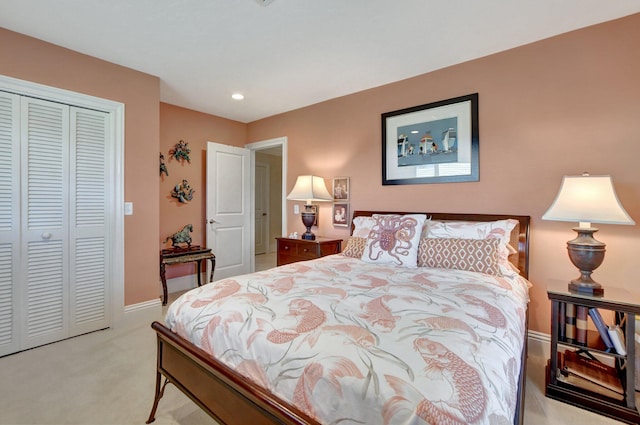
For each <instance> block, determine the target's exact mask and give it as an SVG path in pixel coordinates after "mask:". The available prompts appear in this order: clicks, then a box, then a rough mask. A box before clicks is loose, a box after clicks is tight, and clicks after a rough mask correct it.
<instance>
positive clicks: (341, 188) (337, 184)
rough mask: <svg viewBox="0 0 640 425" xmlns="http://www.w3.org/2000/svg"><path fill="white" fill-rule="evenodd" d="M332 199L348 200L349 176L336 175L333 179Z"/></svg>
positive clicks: (338, 200)
mask: <svg viewBox="0 0 640 425" xmlns="http://www.w3.org/2000/svg"><path fill="white" fill-rule="evenodd" d="M333 200H334V201H337V202H346V201H348V200H349V177H336V178H334V179H333Z"/></svg>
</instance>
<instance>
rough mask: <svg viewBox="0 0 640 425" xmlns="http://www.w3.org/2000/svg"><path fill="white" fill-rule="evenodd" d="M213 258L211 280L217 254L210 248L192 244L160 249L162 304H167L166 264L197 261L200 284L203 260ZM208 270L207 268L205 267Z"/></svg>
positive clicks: (199, 284) (211, 279)
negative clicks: (185, 246) (184, 246)
mask: <svg viewBox="0 0 640 425" xmlns="http://www.w3.org/2000/svg"><path fill="white" fill-rule="evenodd" d="M206 260H211V275H210V276H209V282H213V271H214V269H215V268H216V256H215V255H214V254H213V252H211V249H210V248H203V247H201V246H197V245H194V246H190V247H188V248H171V249H163V250H161V251H160V278H161V279H162V305H167V296H168V295H167V276H166V270H165V267H166V266H171V265H174V264H181V263H191V262H195V263H196V264H197V265H198V286H201V283H200V273H201V270H202V262H203V261H206ZM205 270H206V268H205Z"/></svg>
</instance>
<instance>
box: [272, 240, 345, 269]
mask: <svg viewBox="0 0 640 425" xmlns="http://www.w3.org/2000/svg"><path fill="white" fill-rule="evenodd" d="M276 240H277V241H278V263H277V264H278V266H282V265H285V264H289V263H295V262H297V261H305V260H313V259H314V258H320V257H324V256H325V255H331V254H338V253H340V252H341V251H342V239H330V238H320V237H317V238H316V240H314V241H308V240H304V239H291V238H276Z"/></svg>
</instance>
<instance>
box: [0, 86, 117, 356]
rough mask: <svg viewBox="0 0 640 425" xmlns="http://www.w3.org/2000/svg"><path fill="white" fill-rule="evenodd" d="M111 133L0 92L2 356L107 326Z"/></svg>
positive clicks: (96, 119) (68, 109)
mask: <svg viewBox="0 0 640 425" xmlns="http://www.w3.org/2000/svg"><path fill="white" fill-rule="evenodd" d="M111 128H112V126H111V125H110V115H109V113H107V112H104V111H99V110H92V109H87V108H83V107H77V106H72V105H68V104H64V103H57V102H54V101H50V100H43V99H38V98H33V97H28V96H24V95H21V94H15V93H10V92H5V91H0V356H2V355H6V354H10V353H13V352H16V351H21V350H25V349H28V348H32V347H36V346H39V345H43V344H47V343H50V342H53V341H58V340H61V339H64V338H68V337H72V336H76V335H80V334H82V333H86V332H90V331H93V330H97V329H103V328H106V327H109V326H110V320H111V314H110V312H111V310H110V294H111V291H110V287H109V286H110V283H109V282H111V276H110V270H112V268H111V264H110V261H112V259H111V258H110V255H109V253H110V252H111V245H110V244H111V241H110V236H109V235H110V234H111V232H110V226H111V224H110V220H109V211H110V209H109V199H111V192H110V188H109V181H110V178H111V176H110V171H109V170H111V169H112V168H113V167H112V166H111V161H112V159H110V155H109V144H110V143H111V142H112V134H111Z"/></svg>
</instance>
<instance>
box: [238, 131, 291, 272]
mask: <svg viewBox="0 0 640 425" xmlns="http://www.w3.org/2000/svg"><path fill="white" fill-rule="evenodd" d="M245 147H246V148H248V149H249V150H250V151H251V168H252V171H253V187H254V191H253V200H252V204H253V208H252V211H253V213H254V229H255V231H254V267H253V270H254V271H261V270H266V269H269V268H272V267H275V266H276V239H275V238H276V237H279V236H282V235H283V234H284V232H285V231H286V229H287V225H286V214H285V213H286V164H287V155H286V152H287V150H286V148H287V138H286V137H280V138H277V139H271V140H265V141H261V142H255V143H250V144H248V145H246V146H245Z"/></svg>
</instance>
